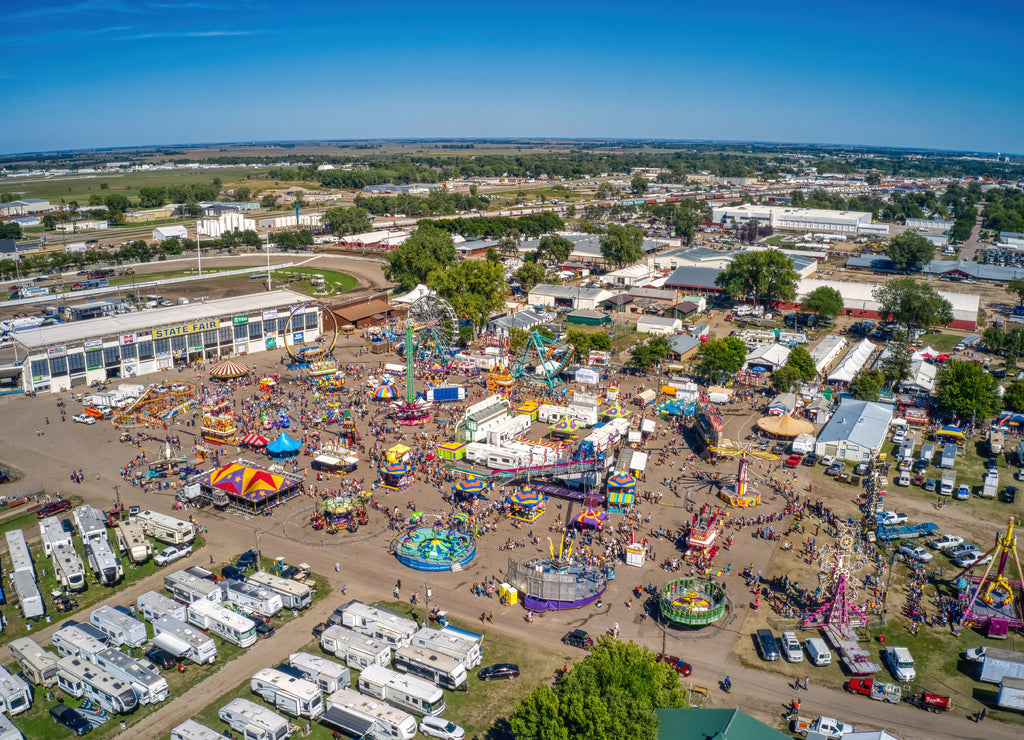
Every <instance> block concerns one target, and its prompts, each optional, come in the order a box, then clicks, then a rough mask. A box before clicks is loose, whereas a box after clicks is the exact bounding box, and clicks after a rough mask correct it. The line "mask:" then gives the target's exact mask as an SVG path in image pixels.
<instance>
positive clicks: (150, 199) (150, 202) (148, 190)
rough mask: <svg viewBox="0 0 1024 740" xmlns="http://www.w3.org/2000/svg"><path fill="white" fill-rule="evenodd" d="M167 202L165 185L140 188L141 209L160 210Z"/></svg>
mask: <svg viewBox="0 0 1024 740" xmlns="http://www.w3.org/2000/svg"><path fill="white" fill-rule="evenodd" d="M166 202H167V188H166V187H164V186H163V185H149V186H147V187H144V188H139V207H140V208H159V207H160V206H162V205H163V204H164V203H166Z"/></svg>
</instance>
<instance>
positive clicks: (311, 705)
mask: <svg viewBox="0 0 1024 740" xmlns="http://www.w3.org/2000/svg"><path fill="white" fill-rule="evenodd" d="M249 689H250V690H251V691H252V693H254V694H256V695H257V696H259V697H261V698H262V699H263V700H264V701H266V702H268V703H270V704H273V705H274V706H275V707H277V708H278V709H279V710H280V711H282V712H284V713H285V714H287V715H289V716H291V717H306V718H308V719H316V718H317V717H319V716H320V715H321V714H323V713H324V695H323V694H322V693H320V689H318V688H317V686H316V684H314V683H312V682H311V681H307V680H305V679H304V678H296V677H295V676H290V675H288V674H287V673H285V672H284V671H279V670H277V669H276V668H264V669H263V670H261V671H260V672H259V673H257V674H256V675H255V676H253V677H252V680H251V681H250V682H249Z"/></svg>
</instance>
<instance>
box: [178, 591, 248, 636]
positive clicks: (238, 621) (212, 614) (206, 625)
mask: <svg viewBox="0 0 1024 740" xmlns="http://www.w3.org/2000/svg"><path fill="white" fill-rule="evenodd" d="M188 621H189V624H194V625H195V626H196V627H198V628H199V629H201V630H206V631H207V632H212V633H213V634H215V635H217V636H218V637H221V638H223V639H225V640H227V641H228V642H230V643H231V644H233V645H238V647H243V648H245V647H249V646H250V645H252V644H253V643H255V642H256V623H255V622H254V621H252V620H251V619H249V618H248V617H243V616H242V615H241V614H236V613H235V612H233V611H231V610H230V609H227V608H225V607H223V606H221V605H220V604H215V603H213V602H212V601H205V600H199V601H195V602H193V603H192V604H189V607H188Z"/></svg>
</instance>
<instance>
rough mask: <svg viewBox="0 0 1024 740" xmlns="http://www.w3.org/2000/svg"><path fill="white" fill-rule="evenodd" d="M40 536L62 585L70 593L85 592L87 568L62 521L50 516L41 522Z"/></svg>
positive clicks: (44, 549)
mask: <svg viewBox="0 0 1024 740" xmlns="http://www.w3.org/2000/svg"><path fill="white" fill-rule="evenodd" d="M39 535H40V537H41V538H42V540H43V552H45V553H46V555H47V557H49V558H50V562H51V563H52V564H53V573H54V575H55V576H56V577H57V580H58V581H60V585H62V586H64V588H66V589H68V590H69V591H84V590H85V589H86V586H87V583H86V580H85V566H84V565H83V564H82V558H80V557H79V556H78V552H77V551H76V550H75V544H74V542H73V541H72V539H71V533H70V532H68V531H67V530H65V529H64V527H63V525H62V524H61V523H60V519H58V518H57V517H55V516H48V517H46V518H45V519H43V520H42V521H41V522H39Z"/></svg>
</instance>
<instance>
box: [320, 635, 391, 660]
mask: <svg viewBox="0 0 1024 740" xmlns="http://www.w3.org/2000/svg"><path fill="white" fill-rule="evenodd" d="M320 647H321V648H323V650H324V652H325V653H330V654H331V655H334V656H335V657H338V658H341V659H342V660H344V661H345V664H346V665H348V666H350V667H352V668H355V669H357V670H362V669H364V668H366V667H367V666H371V665H379V666H387V665H388V664H389V663H391V648H390V647H388V645H387V643H385V642H382V641H380V640H375V639H373V638H372V637H367V636H366V635H361V634H359V633H358V632H356V631H355V630H351V629H349V628H348V627H342V626H341V625H332V626H330V627H328V628H327V629H325V630H324V631H323V633H322V634H321V635H320Z"/></svg>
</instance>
